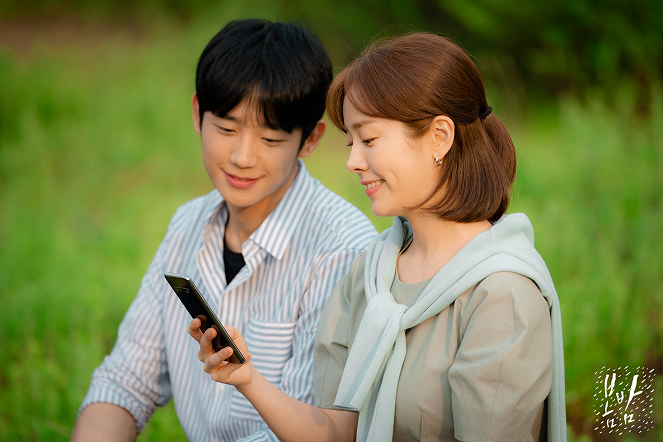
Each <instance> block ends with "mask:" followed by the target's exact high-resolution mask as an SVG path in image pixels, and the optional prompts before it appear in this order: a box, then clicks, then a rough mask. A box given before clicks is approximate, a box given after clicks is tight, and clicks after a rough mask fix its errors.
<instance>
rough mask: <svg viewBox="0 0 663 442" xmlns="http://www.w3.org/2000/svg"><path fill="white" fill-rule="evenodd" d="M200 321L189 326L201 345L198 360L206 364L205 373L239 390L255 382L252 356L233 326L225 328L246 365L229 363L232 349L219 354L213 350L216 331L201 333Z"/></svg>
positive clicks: (229, 348) (196, 320)
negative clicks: (251, 361)
mask: <svg viewBox="0 0 663 442" xmlns="http://www.w3.org/2000/svg"><path fill="white" fill-rule="evenodd" d="M200 325H201V324H200V319H198V318H195V319H193V320H192V321H191V323H190V324H189V334H190V335H191V337H192V338H193V339H195V340H196V341H197V342H198V344H200V350H199V351H198V359H200V361H201V362H204V363H205V367H204V368H205V371H206V372H207V373H209V374H210V376H211V377H212V379H214V380H215V381H216V382H221V383H224V384H230V385H234V386H235V387H237V389H238V390H240V391H241V389H242V388H243V387H245V386H247V385H249V384H250V383H251V381H252V380H253V372H254V370H255V369H254V368H253V364H251V363H250V362H249V360H250V359H251V354H250V353H249V350H248V348H247V346H246V341H244V337H242V334H241V333H240V332H239V330H237V329H235V327H233V326H231V325H227V326H225V329H226V331H227V332H228V335H230V338H231V339H232V340H233V341H234V342H235V345H237V348H239V351H241V352H242V354H243V355H244V358H245V359H246V362H244V364H235V363H233V362H230V361H228V358H229V357H230V356H231V355H232V354H233V349H232V348H231V347H224V348H222V349H221V350H219V351H218V352H215V351H214V349H213V348H212V340H213V339H214V338H215V337H216V330H214V329H213V328H211V327H210V328H208V329H207V330H206V331H205V333H203V332H201V331H200Z"/></svg>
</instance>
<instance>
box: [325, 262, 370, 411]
mask: <svg viewBox="0 0 663 442" xmlns="http://www.w3.org/2000/svg"><path fill="white" fill-rule="evenodd" d="M365 256H366V254H365V253H362V254H361V255H359V256H358V257H357V258H355V260H354V261H353V263H352V267H351V270H350V272H349V273H348V274H347V275H345V276H344V277H343V278H342V279H341V280H340V281H339V282H338V284H337V285H336V287H334V290H333V291H332V293H331V294H330V295H329V298H328V299H327V303H326V304H325V306H324V308H323V310H322V315H321V316H320V323H319V325H318V332H317V336H316V340H315V353H314V358H313V389H314V403H315V405H316V406H318V407H321V408H334V400H335V399H336V393H337V391H338V386H339V385H340V383H341V377H342V376H343V369H344V368H345V363H346V361H347V358H348V353H349V351H350V348H351V347H352V341H354V334H353V333H352V329H353V328H355V327H357V326H358V324H359V322H358V321H360V320H361V316H362V315H363V311H364V309H365V308H366V302H365V297H364V296H363V294H364V291H363V283H364V278H363V274H364V272H363V271H364V262H365V259H364V258H365Z"/></svg>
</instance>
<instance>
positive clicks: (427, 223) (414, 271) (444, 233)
mask: <svg viewBox="0 0 663 442" xmlns="http://www.w3.org/2000/svg"><path fill="white" fill-rule="evenodd" d="M407 220H408V222H409V223H410V225H411V226H412V232H413V238H412V243H411V244H410V246H409V247H408V248H407V250H406V251H405V252H403V253H402V254H401V256H399V257H398V263H397V269H398V276H399V278H400V280H401V282H404V283H409V284H412V283H415V282H419V281H424V280H426V279H429V278H431V277H433V276H435V274H437V272H439V271H440V269H441V268H442V267H444V265H445V264H447V263H448V262H449V261H451V259H452V258H453V257H454V256H456V254H457V253H458V252H460V250H461V249H462V248H463V247H465V246H466V245H467V243H469V242H470V241H471V240H472V239H473V238H474V237H475V236H477V235H478V234H479V233H481V232H485V231H486V230H488V229H490V228H491V224H490V223H489V222H488V221H479V222H473V223H457V222H454V221H446V220H443V219H440V218H439V217H437V216H435V215H432V214H429V213H425V212H420V211H418V213H413V214H411V215H408V216H407Z"/></svg>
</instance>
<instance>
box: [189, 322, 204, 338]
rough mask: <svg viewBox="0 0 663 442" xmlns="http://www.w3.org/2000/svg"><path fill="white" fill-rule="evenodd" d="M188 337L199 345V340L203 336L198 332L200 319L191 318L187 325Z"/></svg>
mask: <svg viewBox="0 0 663 442" xmlns="http://www.w3.org/2000/svg"><path fill="white" fill-rule="evenodd" d="M189 335H191V337H192V338H193V339H195V340H196V341H198V343H200V338H201V337H202V336H203V332H201V331H200V319H198V318H193V319H192V320H191V322H190V323H189Z"/></svg>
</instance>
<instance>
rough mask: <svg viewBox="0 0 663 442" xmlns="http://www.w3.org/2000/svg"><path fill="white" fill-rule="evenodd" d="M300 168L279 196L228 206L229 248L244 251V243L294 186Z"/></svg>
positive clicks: (239, 251)
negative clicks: (252, 203) (245, 204)
mask: <svg viewBox="0 0 663 442" xmlns="http://www.w3.org/2000/svg"><path fill="white" fill-rule="evenodd" d="M298 172H299V168H296V170H295V172H294V173H293V175H292V176H291V177H290V178H289V181H290V182H289V183H288V184H287V185H285V186H283V187H282V188H281V189H280V195H277V198H269V199H265V200H263V201H260V202H258V203H257V204H254V205H252V206H250V207H234V206H232V205H231V204H227V206H228V220H227V221H226V231H225V239H226V245H227V246H228V249H230V250H231V251H233V252H235V253H241V252H242V244H244V241H246V240H247V239H249V237H250V236H251V235H252V234H253V232H255V231H256V230H257V229H258V227H260V225H261V224H262V223H263V221H265V220H266V219H267V217H268V216H269V214H270V213H272V211H273V210H274V209H275V208H276V206H278V204H279V203H280V202H281V200H282V199H283V197H284V196H285V194H286V193H287V192H288V190H289V189H290V187H292V185H293V183H294V182H295V178H296V177H297V173H298Z"/></svg>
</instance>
